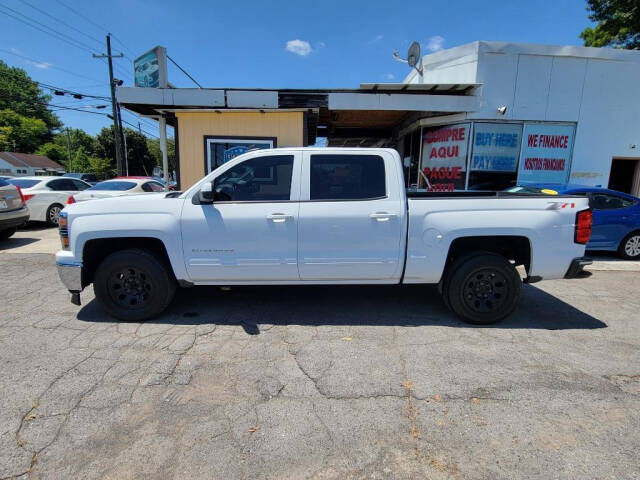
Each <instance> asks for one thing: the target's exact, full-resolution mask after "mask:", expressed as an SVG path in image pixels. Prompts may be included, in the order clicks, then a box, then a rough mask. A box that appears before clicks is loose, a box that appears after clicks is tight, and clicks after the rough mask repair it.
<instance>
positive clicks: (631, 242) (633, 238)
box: [618, 232, 640, 260]
mask: <svg viewBox="0 0 640 480" xmlns="http://www.w3.org/2000/svg"><path fill="white" fill-rule="evenodd" d="M618 255H620V256H621V257H622V258H624V259H625V260H640V232H631V233H630V234H629V235H627V236H626V237H624V239H623V240H622V241H621V242H620V246H619V247H618Z"/></svg>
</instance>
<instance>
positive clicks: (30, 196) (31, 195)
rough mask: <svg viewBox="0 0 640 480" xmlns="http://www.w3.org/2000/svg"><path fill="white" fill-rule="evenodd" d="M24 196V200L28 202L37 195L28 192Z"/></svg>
mask: <svg viewBox="0 0 640 480" xmlns="http://www.w3.org/2000/svg"><path fill="white" fill-rule="evenodd" d="M23 197H24V201H25V202H28V201H29V200H31V199H32V198H33V197H35V194H33V193H28V194H26V195H23Z"/></svg>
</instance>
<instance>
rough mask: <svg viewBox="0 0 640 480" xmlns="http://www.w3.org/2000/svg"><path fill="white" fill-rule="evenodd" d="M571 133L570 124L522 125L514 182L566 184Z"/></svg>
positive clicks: (572, 131) (571, 139)
mask: <svg viewBox="0 0 640 480" xmlns="http://www.w3.org/2000/svg"><path fill="white" fill-rule="evenodd" d="M573 135H574V126H573V125H553V124H551V125H550V124H543V123H530V124H527V125H525V126H524V135H523V142H522V156H521V158H520V168H519V170H518V182H530V183H566V182H567V178H568V177H569V169H570V168H571V148H572V146H573Z"/></svg>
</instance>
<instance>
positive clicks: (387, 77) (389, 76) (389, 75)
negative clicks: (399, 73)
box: [382, 73, 396, 80]
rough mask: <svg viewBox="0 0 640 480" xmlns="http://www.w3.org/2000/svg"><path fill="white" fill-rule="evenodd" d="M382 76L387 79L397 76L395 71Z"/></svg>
mask: <svg viewBox="0 0 640 480" xmlns="http://www.w3.org/2000/svg"><path fill="white" fill-rule="evenodd" d="M382 78H384V79H385V80H393V79H394V78H396V76H395V75H394V74H393V73H385V74H384V75H382Z"/></svg>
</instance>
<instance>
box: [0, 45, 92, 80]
mask: <svg viewBox="0 0 640 480" xmlns="http://www.w3.org/2000/svg"><path fill="white" fill-rule="evenodd" d="M0 52H3V53H8V54H10V55H15V56H16V57H19V58H22V59H23V60H27V61H29V62H34V63H40V64H45V63H48V62H44V61H42V60H35V59H33V58H29V57H25V56H24V55H20V54H19V53H16V52H12V51H10V50H5V49H3V48H0ZM48 68H53V69H54V70H60V71H61V72H64V73H68V74H69V75H73V76H76V77H80V78H84V79H86V80H91V81H92V82H99V81H100V80H98V79H96V78H91V77H87V76H86V75H81V74H79V73H76V72H72V71H70V70H66V69H64V68H61V67H56V66H55V65H49V67H48Z"/></svg>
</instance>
